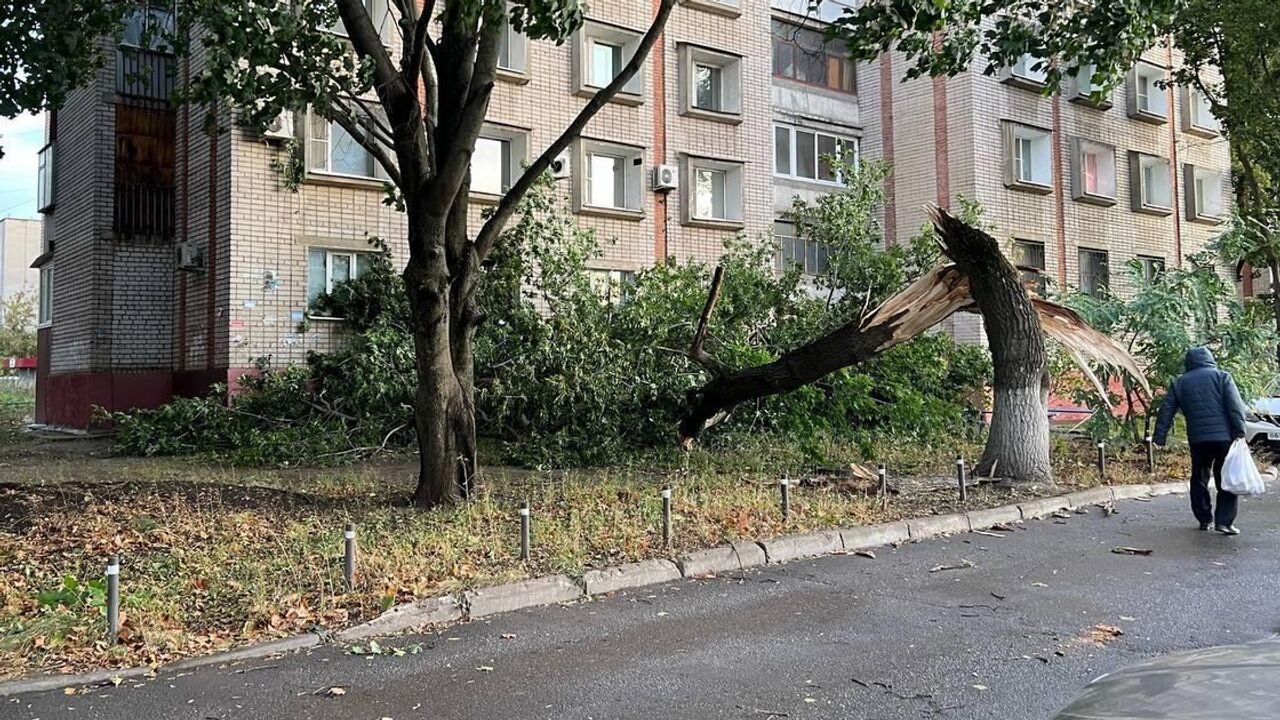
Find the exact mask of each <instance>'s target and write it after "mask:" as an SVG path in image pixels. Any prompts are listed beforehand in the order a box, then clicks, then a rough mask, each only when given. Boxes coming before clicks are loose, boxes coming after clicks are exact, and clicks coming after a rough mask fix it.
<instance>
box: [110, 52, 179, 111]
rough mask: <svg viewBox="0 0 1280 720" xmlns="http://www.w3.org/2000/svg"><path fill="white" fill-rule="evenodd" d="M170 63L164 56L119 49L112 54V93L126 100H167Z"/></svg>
mask: <svg viewBox="0 0 1280 720" xmlns="http://www.w3.org/2000/svg"><path fill="white" fill-rule="evenodd" d="M173 87H174V64H173V56H172V55H169V54H168V53H160V52H152V51H148V50H138V49H136V48H127V47H122V48H120V50H119V51H117V53H116V92H118V93H120V94H121V95H124V96H126V97H135V98H143V99H147V100H164V101H168V100H169V97H170V96H171V95H172V94H173Z"/></svg>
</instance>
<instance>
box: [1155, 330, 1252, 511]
mask: <svg viewBox="0 0 1280 720" xmlns="http://www.w3.org/2000/svg"><path fill="white" fill-rule="evenodd" d="M1183 365H1184V367H1185V369H1186V372H1184V373H1183V374H1182V375H1180V376H1178V378H1177V379H1176V380H1174V381H1173V382H1172V383H1170V384H1169V390H1168V392H1166V393H1165V396H1164V402H1163V403H1161V405H1160V416H1159V418H1157V420H1156V434H1155V436H1154V437H1153V438H1152V439H1153V440H1154V441H1155V443H1156V444H1157V445H1164V444H1165V441H1166V440H1167V439H1168V437H1169V429H1170V428H1172V427H1173V416H1174V414H1175V413H1177V412H1178V411H1179V410H1181V411H1182V415H1183V417H1185V418H1186V420H1187V442H1188V443H1189V444H1190V445H1191V511H1192V512H1194V513H1195V515H1196V520H1199V521H1200V529H1201V530H1208V529H1209V526H1210V525H1211V524H1212V525H1213V528H1214V529H1215V530H1217V531H1218V532H1220V533H1223V534H1224V535H1239V534H1240V531H1239V530H1237V529H1236V528H1235V521H1236V496H1235V495H1233V494H1231V493H1229V492H1225V491H1223V489H1222V463H1223V461H1224V460H1226V459H1227V450H1229V449H1230V448H1231V442H1232V441H1233V440H1235V439H1236V438H1242V437H1244V403H1243V402H1241V400H1240V391H1239V390H1238V389H1237V388H1236V381H1235V380H1233V379H1231V374H1230V373H1228V372H1226V371H1225V370H1219V369H1218V365H1217V363H1215V362H1214V360H1213V353H1211V352H1209V348H1204V347H1198V348H1192V349H1190V350H1188V351H1187V357H1186V359H1185V360H1184V361H1183ZM1210 471H1212V472H1213V478H1214V480H1215V481H1216V482H1217V486H1218V509H1217V512H1216V513H1215V512H1214V511H1213V503H1212V501H1211V500H1210V498H1209V473H1210Z"/></svg>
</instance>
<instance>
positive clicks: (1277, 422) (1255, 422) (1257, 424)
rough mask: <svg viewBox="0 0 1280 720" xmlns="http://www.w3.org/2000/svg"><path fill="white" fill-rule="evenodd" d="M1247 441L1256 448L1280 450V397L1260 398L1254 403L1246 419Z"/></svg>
mask: <svg viewBox="0 0 1280 720" xmlns="http://www.w3.org/2000/svg"><path fill="white" fill-rule="evenodd" d="M1244 432H1245V439H1246V440H1248V441H1249V444H1250V445H1252V446H1254V447H1262V446H1267V445H1270V446H1274V447H1277V448H1280V397H1260V398H1258V399H1257V400H1254V401H1253V405H1252V406H1251V407H1250V408H1249V412H1248V413H1246V414H1245V418H1244Z"/></svg>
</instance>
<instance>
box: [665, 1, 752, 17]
mask: <svg viewBox="0 0 1280 720" xmlns="http://www.w3.org/2000/svg"><path fill="white" fill-rule="evenodd" d="M680 3H681V4H682V5H688V6H689V7H694V8H698V9H699V10H706V11H707V12H711V13H715V14H717V15H724V16H727V17H735V18H736V17H738V16H740V15H742V0H680Z"/></svg>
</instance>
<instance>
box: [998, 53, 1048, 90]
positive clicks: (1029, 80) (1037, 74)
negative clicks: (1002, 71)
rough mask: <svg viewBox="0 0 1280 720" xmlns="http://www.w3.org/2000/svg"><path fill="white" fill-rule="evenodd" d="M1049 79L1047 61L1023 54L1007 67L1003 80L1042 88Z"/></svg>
mask: <svg viewBox="0 0 1280 720" xmlns="http://www.w3.org/2000/svg"><path fill="white" fill-rule="evenodd" d="M1048 79H1049V63H1047V62H1045V61H1044V60H1041V59H1040V58H1038V57H1036V56H1034V55H1023V56H1022V57H1021V58H1019V59H1018V62H1017V64H1015V65H1014V66H1013V67H1011V68H1009V73H1008V75H1007V76H1006V77H1005V80H1006V81H1007V82H1009V83H1012V84H1014V85H1023V86H1026V87H1031V88H1036V89H1039V88H1042V87H1044V85H1045V82H1047V81H1048Z"/></svg>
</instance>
